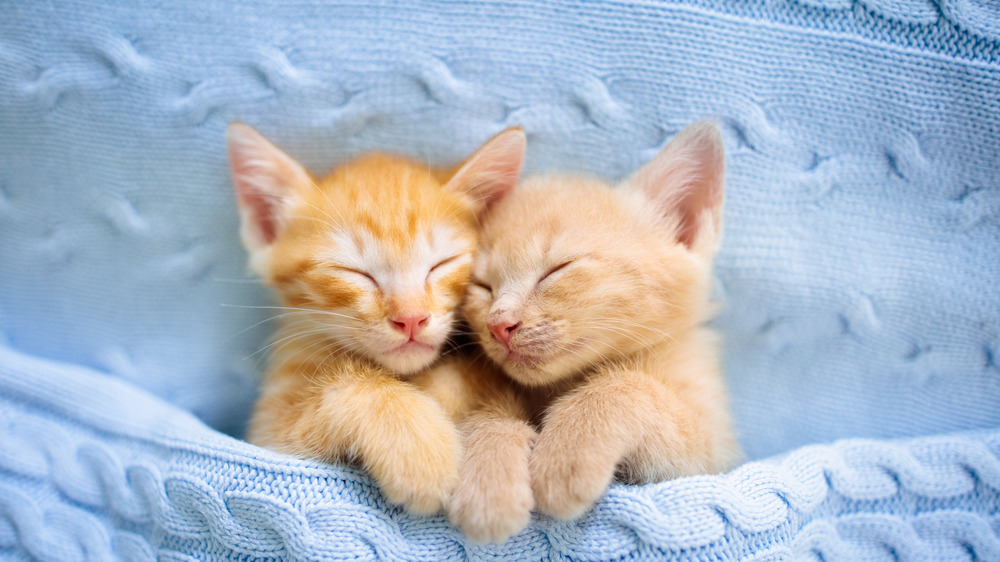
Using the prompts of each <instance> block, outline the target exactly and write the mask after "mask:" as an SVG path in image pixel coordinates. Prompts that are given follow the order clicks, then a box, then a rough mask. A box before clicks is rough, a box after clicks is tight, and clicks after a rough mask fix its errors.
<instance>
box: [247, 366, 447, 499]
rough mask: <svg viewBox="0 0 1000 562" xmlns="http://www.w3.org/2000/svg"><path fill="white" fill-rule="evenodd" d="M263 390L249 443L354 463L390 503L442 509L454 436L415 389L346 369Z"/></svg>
mask: <svg viewBox="0 0 1000 562" xmlns="http://www.w3.org/2000/svg"><path fill="white" fill-rule="evenodd" d="M270 390H271V392H269V393H268V394H267V395H265V396H264V397H263V398H262V400H261V402H260V404H259V405H258V410H257V412H256V413H255V416H254V423H253V424H252V429H253V431H252V433H253V434H254V436H255V439H254V442H255V443H261V444H266V445H269V446H272V447H273V448H274V449H276V450H279V451H282V452H285V453H289V454H293V455H297V456H301V457H305V458H313V459H320V460H326V461H337V460H343V459H351V458H356V459H358V460H359V461H360V462H361V464H362V465H363V466H364V468H365V469H366V470H367V471H368V473H369V474H371V476H372V477H373V478H374V479H375V481H376V482H377V483H378V485H379V487H381V488H382V491H383V492H384V493H385V495H386V497H387V498H388V499H389V501H391V502H392V503H395V504H401V505H403V506H404V507H405V508H406V509H407V510H408V511H411V512H413V513H418V514H431V513H437V512H438V511H440V510H441V509H442V507H444V504H445V501H446V500H447V499H448V497H449V496H450V495H451V491H452V490H453V489H454V487H455V485H456V484H457V482H458V463H459V460H460V459H461V443H460V436H459V433H458V428H457V427H456V426H455V424H454V423H453V422H452V421H451V420H450V419H449V417H448V415H447V413H445V411H444V410H443V409H442V407H441V405H440V404H438V402H437V401H436V400H434V399H433V398H432V397H430V396H428V395H426V394H425V393H423V392H421V391H420V390H419V389H418V388H417V387H416V386H414V385H412V384H410V383H408V382H405V381H401V380H399V379H396V378H395V377H391V376H389V375H388V374H386V372H385V370H384V369H382V368H379V367H375V366H371V365H363V364H350V365H340V366H339V368H338V369H335V370H334V371H331V372H326V373H322V374H318V375H317V376H316V378H313V379H312V380H300V379H296V380H295V381H293V382H290V383H288V384H285V385H283V386H281V387H277V386H276V385H272V387H271V388H270Z"/></svg>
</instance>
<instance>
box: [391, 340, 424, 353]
mask: <svg viewBox="0 0 1000 562" xmlns="http://www.w3.org/2000/svg"><path fill="white" fill-rule="evenodd" d="M427 351H434V346H432V345H429V344H426V343H423V342H419V341H417V340H410V341H408V342H406V343H404V344H403V345H400V346H396V347H394V348H392V349H390V350H389V353H396V354H400V353H422V352H427Z"/></svg>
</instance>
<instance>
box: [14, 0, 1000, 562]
mask: <svg viewBox="0 0 1000 562" xmlns="http://www.w3.org/2000/svg"><path fill="white" fill-rule="evenodd" d="M0 12H2V14H3V16H2V17H0V242H2V243H0V264H2V265H0V287H2V290H0V558H3V559H11V560H21V559H24V560H81V559H93V560H112V559H122V560H237V559H239V560H245V559H301V560H335V559H358V558H360V559H372V558H384V559H390V560H430V559H453V558H454V559H459V558H465V557H471V558H477V559H499V558H503V557H511V558H517V559H527V560H539V559H545V560H547V559H573V560H608V559H626V558H652V557H657V558H666V557H673V558H677V559H691V560H695V559H696V560H732V559H752V560H786V559H791V560H887V559H906V560H927V561H937V560H971V559H980V560H1000V368H998V365H1000V359H998V357H1000V283H998V281H997V280H998V279H1000V8H998V7H997V5H996V3H995V2H991V1H988V0H936V1H931V0H748V1H746V2H739V3H734V2H725V1H723V0H682V1H678V2H660V1H655V2H654V1H634V2H611V1H603V0H601V1H585V0H577V1H570V0H544V1H543V0H511V1H509V2H474V1H466V0H457V1H455V0H432V1H428V2H420V3H412V2H402V1H400V2H390V1H370V0H364V1H362V0H355V1H349V0H333V1H323V2H320V1H318V0H305V1H303V2H296V3H287V2H282V1H280V0H247V1H236V0H222V1H218V2H167V3H164V2H158V1H152V0H135V1H132V2H102V1H100V0H62V1H60V2H35V1H30V0H5V1H0ZM703 118H715V119H716V120H717V121H718V123H719V124H720V126H721V128H722V130H723V133H724V137H725V140H726V147H727V157H728V176H727V194H728V198H727V203H726V205H727V207H726V237H725V241H724V245H723V248H722V251H721V254H720V256H719V259H718V268H717V279H716V288H717V297H718V299H719V301H720V303H721V304H722V308H721V312H720V314H719V316H718V318H717V319H716V321H715V324H716V325H717V327H718V329H719V331H720V332H721V333H722V334H723V336H724V338H725V342H726V351H725V353H726V356H725V360H726V371H727V380H728V383H729V387H730V390H731V393H732V395H733V402H734V403H733V408H734V413H735V416H736V419H737V424H738V428H739V431H740V434H741V441H742V443H743V445H744V447H745V449H746V451H747V452H748V456H749V458H750V462H748V463H747V464H745V465H743V466H741V467H739V468H737V469H735V470H733V471H732V472H730V473H728V474H724V475H712V476H702V477H695V478H684V479H679V480H675V481H671V482H665V483H660V484H655V485H647V486H624V485H615V486H613V487H612V489H611V490H610V491H609V492H608V494H607V495H606V496H605V497H604V498H603V499H602V500H600V501H599V502H598V504H597V506H596V507H595V508H594V509H593V510H591V511H590V512H588V513H587V514H586V515H585V516H584V517H583V518H582V519H580V520H578V521H575V522H560V521H555V520H551V519H548V518H545V517H536V518H535V519H534V520H533V522H532V524H531V526H530V527H529V528H528V529H526V530H525V531H523V532H522V533H521V534H519V535H517V536H515V537H514V538H512V539H511V540H510V541H509V542H507V543H504V544H501V545H485V546H482V545H473V544H471V543H470V542H468V541H467V540H466V539H465V538H464V537H463V536H462V535H461V533H460V532H458V531H457V530H456V529H455V528H454V527H452V526H451V525H450V524H448V523H447V521H446V520H445V519H444V518H442V517H436V518H423V517H414V516H410V515H407V514H406V513H404V512H402V511H401V510H400V509H398V508H395V507H393V506H391V505H389V504H388V503H387V502H386V500H385V499H384V498H383V497H382V496H381V494H380V493H379V491H378V489H377V488H376V487H375V486H374V485H373V484H372V482H371V481H370V480H369V478H368V477H367V476H366V475H364V474H363V473H360V472H357V471H354V470H351V469H347V468H343V467H339V466H329V465H323V464H319V463H313V462H303V461H298V460H295V459H291V458H289V457H285V456H281V455H277V454H272V453H269V452H267V451H263V450H261V449H258V448H255V447H252V446H249V445H247V444H245V443H243V442H242V441H239V440H238V439H236V438H234V437H231V436H238V435H240V432H241V431H242V425H243V423H244V421H245V419H246V417H247V413H248V410H249V407H250V404H251V402H252V400H253V397H254V394H255V392H256V380H257V378H256V373H257V372H258V371H259V368H260V364H261V356H262V353H260V352H258V350H259V349H261V347H263V346H264V345H265V343H266V339H267V337H268V335H269V332H270V330H271V329H272V326H270V325H269V324H268V323H267V322H266V321H265V320H266V319H267V318H268V317H269V316H271V314H268V313H267V311H265V310H262V309H259V308H255V307H259V306H261V305H266V304H268V302H269V301H268V298H269V297H268V295H267V293H266V292H265V291H264V290H263V289H262V287H261V286H260V285H259V284H258V283H256V282H254V280H253V279H252V278H251V277H250V276H249V275H248V274H247V273H246V268H245V260H246V256H245V254H244V253H243V251H242V250H241V249H240V245H239V242H238V239H237V222H238V219H237V214H236V210H235V205H234V201H233V197H232V194H231V186H230V182H229V178H228V176H227V169H226V160H225V151H224V134H223V133H224V130H225V126H226V124H227V123H228V122H230V121H233V120H242V121H246V122H248V123H251V124H253V125H255V126H257V127H258V128H259V129H260V130H261V131H262V132H264V133H265V134H266V135H267V136H268V137H270V138H272V139H274V140H275V141H276V142H277V143H278V144H279V145H280V146H282V147H283V148H285V149H286V150H287V151H288V152H289V153H290V154H292V155H293V156H295V157H296V158H297V159H299V160H300V161H302V162H304V163H305V164H306V165H307V166H308V167H310V169H312V170H313V171H314V172H317V173H321V172H323V171H325V169H326V168H328V167H329V166H330V165H331V164H333V163H335V162H338V161H341V160H344V159H347V158H349V157H351V156H353V155H356V154H358V153H360V152H362V151H364V150H369V149H375V148H378V149H385V150H392V151H397V152H402V153H405V154H409V155H412V156H413V157H416V158H420V159H423V160H426V161H427V162H429V163H433V164H438V165H445V164H451V163H455V162H457V161H458V160H459V159H460V158H461V157H462V156H464V155H466V154H468V153H469V152H470V151H471V150H472V149H473V148H474V147H476V146H478V145H479V144H480V143H482V142H483V141H484V140H485V139H487V138H488V137H489V136H490V135H492V134H494V133H496V132H497V131H499V130H501V129H503V128H505V127H508V126H514V125H522V126H523V127H524V128H525V130H526V132H527V133H528V142H529V155H528V164H527V168H528V170H529V172H530V171H541V170H552V169H576V170H580V169H582V170H585V171H587V172H591V173H595V174H599V175H602V176H605V177H609V178H620V177H624V176H625V175H627V174H628V173H629V172H630V171H632V170H634V169H636V168H638V167H639V166H640V165H641V164H642V163H643V162H645V161H647V160H648V159H649V158H651V157H652V156H653V155H654V154H655V153H656V152H657V151H658V150H660V149H661V148H662V147H663V146H664V144H665V143H666V142H667V141H668V140H669V139H670V138H671V137H672V136H673V135H674V134H675V133H676V132H677V131H679V130H680V129H681V128H682V127H683V126H685V125H687V124H689V123H691V122H693V121H695V120H698V119H703ZM262 321H265V322H262ZM261 322H262V323H261Z"/></svg>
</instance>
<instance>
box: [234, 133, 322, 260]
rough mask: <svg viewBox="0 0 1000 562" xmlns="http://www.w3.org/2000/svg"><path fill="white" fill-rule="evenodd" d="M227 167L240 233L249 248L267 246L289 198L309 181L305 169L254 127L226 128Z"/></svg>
mask: <svg viewBox="0 0 1000 562" xmlns="http://www.w3.org/2000/svg"><path fill="white" fill-rule="evenodd" d="M226 139H227V141H228V144H229V167H230V171H231V173H232V176H233V186H234V188H235V189H236V202H237V206H238V208H239V211H240V219H241V223H242V224H241V227H240V236H241V238H242V239H243V245H244V246H246V248H247V250H249V251H250V252H255V251H258V250H261V249H263V248H266V247H267V246H270V245H271V243H273V242H274V240H275V239H276V238H277V237H278V235H279V234H280V233H281V229H282V227H283V225H284V220H285V219H284V216H283V215H284V213H285V212H286V211H287V208H288V200H289V198H291V197H293V196H295V194H296V193H297V192H299V190H300V189H302V188H303V187H305V186H308V185H310V184H311V183H312V180H311V179H310V178H309V174H308V173H307V172H306V170H305V169H304V168H303V167H302V166H301V165H300V164H299V163H298V162H296V161H295V160H293V159H292V158H291V157H290V156H288V155H287V154H285V153H284V152H282V151H281V149H279V148H278V147H276V146H274V145H273V144H271V142H270V141H268V140H267V139H266V138H264V136H263V135H261V134H260V133H258V132H257V131H256V130H254V128H253V127H251V126H249V125H245V124H243V123H232V124H230V125H229V128H228V129H227V130H226Z"/></svg>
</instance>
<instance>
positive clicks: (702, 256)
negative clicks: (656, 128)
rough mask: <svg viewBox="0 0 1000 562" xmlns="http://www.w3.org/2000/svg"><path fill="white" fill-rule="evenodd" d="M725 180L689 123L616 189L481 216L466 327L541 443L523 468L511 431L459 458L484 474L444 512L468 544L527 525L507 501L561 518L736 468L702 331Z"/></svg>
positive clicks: (554, 193) (704, 126) (706, 134)
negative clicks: (614, 490)
mask: <svg viewBox="0 0 1000 562" xmlns="http://www.w3.org/2000/svg"><path fill="white" fill-rule="evenodd" d="M723 176H724V151H723V143H722V139H721V136H720V134H719V132H718V130H717V128H716V127H715V126H714V125H712V124H708V123H698V124H695V125H692V126H690V127H688V128H687V129H685V130H683V131H682V132H681V133H679V134H678V135H677V137H676V138H674V139H673V141H672V142H671V143H670V144H669V145H668V146H667V147H666V148H665V149H664V150H663V151H662V152H661V153H660V154H659V155H658V156H656V157H655V158H654V159H653V160H652V161H651V162H649V163H648V164H646V165H645V166H644V167H643V168H642V169H641V170H639V171H638V172H637V173H636V174H635V175H634V176H632V177H631V178H630V179H629V180H627V181H625V182H624V184H623V185H620V186H618V187H614V188H612V187H611V186H609V185H607V184H606V183H604V182H602V181H599V180H596V179H592V178H585V177H573V176H559V175H552V176H544V177H537V178H533V179H530V180H526V181H524V182H523V183H522V185H521V186H519V187H518V188H517V189H515V190H513V191H512V192H511V193H509V194H507V195H506V196H505V197H504V198H503V199H502V200H500V201H499V202H498V203H497V204H496V205H495V206H494V207H493V208H492V209H491V210H490V212H489V213H488V214H487V216H486V218H485V220H484V224H483V228H482V235H481V238H480V245H479V250H478V252H477V257H476V259H475V263H474V266H473V281H472V284H471V285H470V288H469V294H468V296H467V298H466V302H465V304H464V309H463V310H464V315H465V317H466V318H467V320H468V321H469V323H470V326H471V328H472V330H473V332H474V333H475V334H477V336H478V338H479V340H480V342H481V344H482V346H483V348H484V349H485V350H486V352H487V354H488V355H489V356H490V357H491V358H493V359H494V360H495V361H496V362H497V363H498V364H500V365H501V366H502V368H503V370H504V371H505V372H506V373H507V374H508V375H509V376H510V377H511V378H513V379H514V380H515V381H517V382H519V383H521V384H522V385H524V386H525V387H526V388H528V389H529V394H531V395H532V396H531V398H530V399H531V401H532V403H533V404H534V406H533V408H534V412H535V415H536V416H538V417H539V418H540V419H541V430H540V434H539V435H538V437H537V441H536V442H535V444H534V449H533V451H532V452H531V454H530V460H523V459H522V457H521V456H519V455H517V454H515V453H516V452H517V451H520V450H521V448H522V447H523V445H524V442H525V441H526V440H529V439H530V438H531V436H530V435H526V434H525V433H524V431H523V430H522V429H520V428H518V427H516V426H511V427H512V428H513V430H512V431H510V432H508V434H507V435H506V436H505V437H496V436H495V435H494V436H493V437H492V439H493V441H494V445H493V446H491V447H478V448H476V447H470V448H469V449H468V450H467V452H466V461H465V463H466V465H467V466H470V467H472V466H474V467H477V468H478V469H479V470H482V471H487V472H488V473H489V474H490V478H489V479H483V478H478V479H477V478H474V477H472V476H468V475H466V474H465V473H464V472H463V483H462V484H460V487H459V489H458V490H457V491H456V493H455V498H453V500H452V505H453V507H452V514H453V519H454V520H456V522H457V523H458V524H459V525H460V526H462V527H463V528H464V529H466V531H467V532H469V533H470V535H471V536H475V537H479V538H481V539H488V540H502V539H503V538H505V537H506V536H509V535H510V534H512V533H513V532H516V531H517V530H518V529H520V528H521V527H523V525H524V524H526V523H527V521H528V519H527V517H528V514H527V513H526V512H525V511H524V509H523V504H522V503H518V502H515V501H510V499H509V498H510V496H511V494H510V492H509V490H525V489H529V488H530V490H531V491H532V492H533V496H534V502H535V503H536V504H537V507H538V508H539V509H540V510H541V511H542V512H544V513H546V514H549V515H552V516H554V517H558V518H562V519H568V518H574V517H577V516H579V515H581V514H582V513H583V512H584V511H586V510H587V509H588V508H589V507H590V506H591V505H592V504H593V503H594V502H595V501H596V500H597V499H598V498H599V497H600V496H601V495H602V494H603V493H604V491H605V490H606V489H607V487H608V485H609V484H610V483H611V481H612V479H613V478H614V476H615V475H616V473H617V475H618V476H619V477H620V478H621V479H622V480H623V481H625V482H630V483H642V482H656V481H660V480H664V479H669V478H674V477H678V476H683V475H690V474H697V473H713V472H719V471H723V470H726V469H728V468H730V467H732V466H733V464H734V463H735V462H737V460H738V459H739V458H740V452H739V449H738V445H737V443H736V441H735V439H734V437H733V431H732V427H731V422H730V417H729V414H728V411H727V400H726V395H725V391H724V387H723V380H722V377H721V374H720V367H719V360H718V351H717V342H716V337H715V335H714V334H713V333H712V332H710V331H709V330H708V329H707V328H706V327H705V322H706V320H707V319H708V318H709V316H710V313H711V310H712V307H711V305H710V302H709V290H710V285H711V271H712V259H713V257H714V255H715V252H716V250H717V248H718V246H719V241H720V236H721V227H722V204H723ZM505 440H506V441H505ZM469 442H470V443H474V442H475V439H474V437H473V438H470V441H469ZM497 442H501V443H503V442H506V443H507V446H506V447H502V446H497V445H496V443H497ZM525 463H526V465H525ZM470 471H471V469H470ZM529 474H530V477H529V476H528V475H529ZM529 478H530V480H529ZM487 480H488V481H487ZM473 481H474V482H478V483H479V484H478V486H473V485H467V484H466V482H473ZM459 502H461V503H462V509H461V510H458V509H455V507H454V505H455V504H456V503H459ZM460 511H461V512H460Z"/></svg>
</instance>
